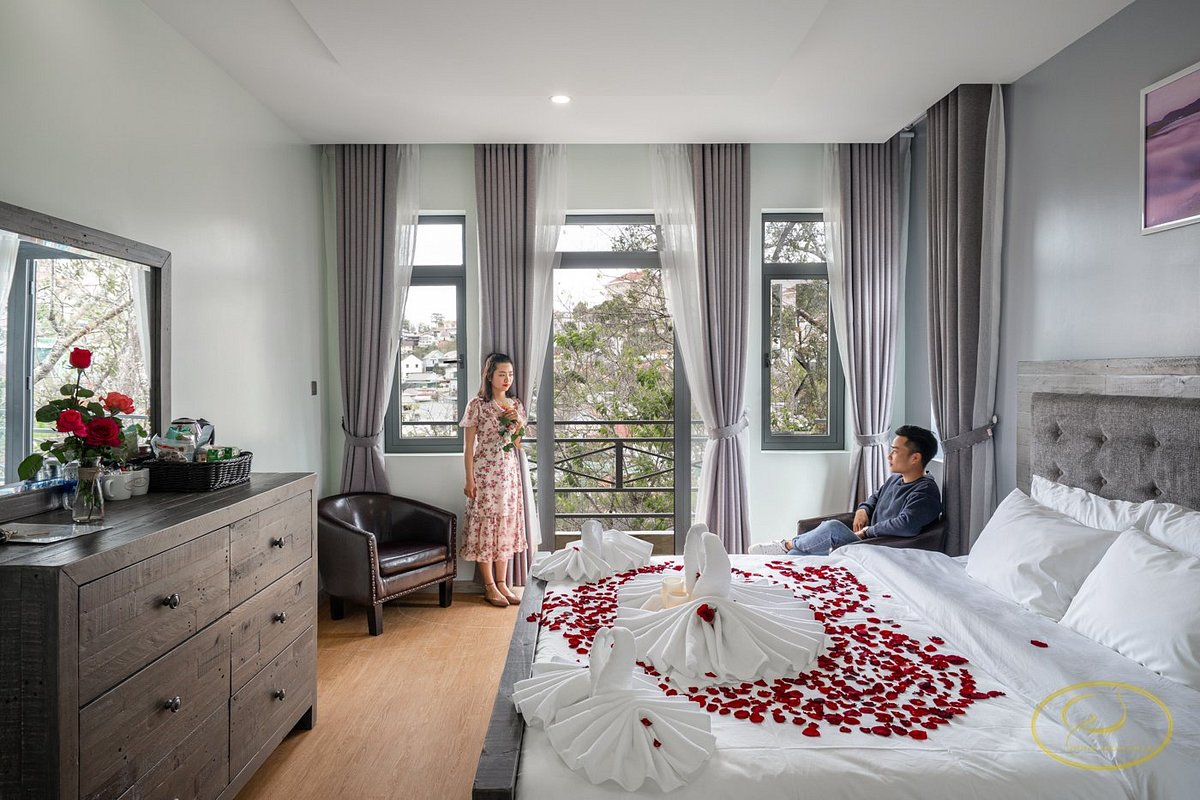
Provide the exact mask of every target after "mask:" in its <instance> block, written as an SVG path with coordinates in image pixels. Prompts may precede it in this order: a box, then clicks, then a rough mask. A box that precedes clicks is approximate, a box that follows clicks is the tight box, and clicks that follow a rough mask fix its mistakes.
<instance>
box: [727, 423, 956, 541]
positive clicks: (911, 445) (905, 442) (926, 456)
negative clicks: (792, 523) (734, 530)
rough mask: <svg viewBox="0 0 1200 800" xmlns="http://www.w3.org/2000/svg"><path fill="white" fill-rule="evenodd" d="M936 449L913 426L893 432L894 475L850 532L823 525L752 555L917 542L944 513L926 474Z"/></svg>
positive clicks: (830, 521) (835, 524) (934, 441)
mask: <svg viewBox="0 0 1200 800" xmlns="http://www.w3.org/2000/svg"><path fill="white" fill-rule="evenodd" d="M937 449H938V445H937V439H936V438H935V437H934V435H933V434H932V433H931V432H930V431H927V430H925V429H924V428H919V427H917V426H916V425H903V426H901V427H899V428H897V429H896V438H895V439H894V440H893V441H892V447H891V449H890V450H889V451H888V468H889V469H890V470H891V471H892V473H894V474H893V475H892V477H890V478H888V479H887V481H885V482H884V484H883V486H881V487H879V491H877V492H876V493H875V494H873V495H871V496H870V497H869V498H867V501H866V502H865V503H862V504H861V505H859V507H858V508H857V509H856V510H855V512H854V520H853V523H852V527H849V528H847V527H846V526H845V525H844V524H842V523H841V522H839V521H838V520H835V519H827V520H825V521H824V522H822V523H821V524H820V525H818V526H817V527H816V528H814V529H812V530H811V531H808V532H807V533H802V534H800V535H798V536H796V537H794V538H792V539H784V540H782V541H781V542H779V544H774V543H772V544H767V545H756V546H754V547H751V549H750V552H752V553H753V552H758V553H763V554H768V555H779V554H782V553H786V554H787V555H789V556H824V555H828V554H829V553H830V552H831V551H832V550H833V549H834V548H835V547H840V546H841V545H843V544H848V543H850V542H857V541H861V540H863V539H870V538H874V537H876V536H916V535H917V534H918V533H920V531H921V529H922V528H924V527H925V526H926V525H928V524H929V523H931V522H933V521H934V520H935V519H937V518H938V517H939V516H941V513H942V496H941V492H939V491H938V485H937V481H935V480H934V479H933V478H932V477H930V476H929V475H927V474H926V473H925V467H926V465H928V464H929V462H930V460H932V459H933V457H934V456H935V455H937Z"/></svg>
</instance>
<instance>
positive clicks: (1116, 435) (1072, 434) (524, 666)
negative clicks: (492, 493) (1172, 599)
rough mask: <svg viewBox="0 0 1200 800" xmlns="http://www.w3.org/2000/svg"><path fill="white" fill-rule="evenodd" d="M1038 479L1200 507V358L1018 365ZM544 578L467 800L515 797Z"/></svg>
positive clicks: (503, 682) (1020, 429)
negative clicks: (516, 695) (522, 708)
mask: <svg viewBox="0 0 1200 800" xmlns="http://www.w3.org/2000/svg"><path fill="white" fill-rule="evenodd" d="M1033 475H1042V476H1044V477H1046V478H1049V479H1051V480H1055V481H1058V482H1059V483H1064V484H1067V485H1069V486H1077V487H1080V488H1083V489H1086V490H1088V491H1090V492H1093V493H1095V494H1099V495H1101V496H1103V497H1108V498H1112V499H1118V500H1131V501H1135V502H1136V501H1142V500H1161V501H1164V502H1172V503H1178V504H1180V505H1184V506H1188V507H1189V508H1200V479H1198V478H1197V476H1200V357H1189V358H1117V359H1098V360H1086V361H1022V362H1020V363H1019V364H1018V367H1017V476H1016V477H1017V486H1019V487H1020V488H1021V489H1023V490H1024V491H1026V492H1028V491H1029V487H1030V482H1031V480H1032V476H1033ZM545 591H546V584H545V582H543V581H539V580H533V579H531V581H530V583H529V585H528V586H526V587H525V594H524V598H523V599H522V601H521V609H520V611H519V612H518V617H517V623H516V627H515V628H514V629H513V637H512V644H511V646H510V647H509V650H508V660H507V661H506V662H505V664H504V674H503V675H502V677H501V679H500V688H499V690H498V691H497V692H496V702H495V706H494V707H493V710H492V720H491V724H490V725H489V726H488V731H487V736H486V738H485V739H484V744H483V752H482V753H481V754H480V757H479V766H478V767H477V769H476V772H475V786H474V790H473V793H472V797H473V798H476V800H483V799H484V798H486V799H487V800H500V799H501V798H503V800H512V798H515V797H516V788H517V769H518V766H519V764H520V758H521V741H522V738H523V737H524V734H525V723H524V721H523V720H522V719H521V717H520V715H519V714H517V711H516V708H515V707H514V706H513V703H512V688H513V684H514V683H515V682H517V681H519V680H522V679H523V678H527V677H529V674H530V670H531V668H532V664H533V654H534V649H535V648H536V646H537V635H538V623H537V621H536V620H535V621H533V622H529V621H527V620H528V617H529V616H530V615H531V614H533V613H535V612H537V611H539V610H540V609H541V606H542V597H543V595H544V594H545Z"/></svg>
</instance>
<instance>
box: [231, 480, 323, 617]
mask: <svg viewBox="0 0 1200 800" xmlns="http://www.w3.org/2000/svg"><path fill="white" fill-rule="evenodd" d="M311 556H312V500H311V498H310V497H309V495H308V494H302V495H298V496H296V497H293V498H291V499H290V500H285V501H284V502H282V503H280V504H279V505H277V506H272V507H271V508H268V509H266V510H265V511H261V512H259V513H257V514H255V515H253V516H251V517H247V518H246V519H243V520H239V521H238V522H235V523H233V525H232V526H230V531H229V596H230V604H231V605H232V606H236V605H237V604H238V603H241V602H243V601H245V600H247V599H249V597H250V596H251V595H253V594H255V593H257V592H258V591H260V590H262V589H264V588H266V587H267V586H269V585H271V584H272V583H274V582H275V581H276V580H277V579H278V578H280V577H282V576H283V575H286V574H287V573H288V572H291V571H292V570H293V569H295V568H296V567H297V566H299V565H300V564H301V562H303V561H305V560H307V559H308V558H310V557H311Z"/></svg>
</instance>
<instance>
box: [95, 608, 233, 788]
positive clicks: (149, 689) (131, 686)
mask: <svg viewBox="0 0 1200 800" xmlns="http://www.w3.org/2000/svg"><path fill="white" fill-rule="evenodd" d="M228 697H229V628H228V626H227V625H225V624H221V623H218V624H216V625H211V626H209V627H208V628H206V629H205V630H203V631H201V632H200V633H198V634H196V635H195V636H193V637H192V638H191V639H189V640H188V641H187V642H185V643H183V644H182V645H180V646H179V647H177V648H175V649H174V650H172V651H171V652H170V653H168V654H167V655H165V656H163V657H162V658H160V659H159V660H158V661H155V662H154V663H153V664H151V665H150V666H148V667H146V668H145V669H143V670H142V671H141V672H139V673H138V674H136V675H134V676H133V677H132V678H130V679H129V680H127V681H125V682H124V683H122V684H121V685H119V686H117V687H116V688H115V689H113V690H112V691H109V692H106V693H105V694H103V695H101V696H100V697H99V698H98V699H97V700H96V701H95V702H93V703H91V704H90V705H88V706H86V707H85V708H83V709H82V710H81V711H80V712H79V794H80V797H83V798H87V800H101V798H116V797H119V796H120V795H121V794H122V793H123V792H124V791H126V790H127V789H128V788H129V787H131V786H133V785H134V784H136V783H137V782H138V780H139V779H141V778H142V777H143V776H145V775H147V774H149V773H150V771H151V769H152V768H154V767H155V765H157V764H158V763H159V762H160V761H161V760H162V759H163V758H165V757H166V756H167V755H168V754H169V753H171V752H173V751H174V750H175V748H176V746H177V745H179V743H180V742H182V741H183V740H184V739H185V738H187V737H188V736H189V735H190V734H191V733H192V732H193V731H195V730H196V729H197V728H198V727H200V725H201V723H203V722H204V721H205V720H206V719H208V717H209V716H210V715H211V714H212V713H213V712H214V711H216V710H217V709H218V708H219V707H220V706H222V705H224V704H225V702H226V698H228Z"/></svg>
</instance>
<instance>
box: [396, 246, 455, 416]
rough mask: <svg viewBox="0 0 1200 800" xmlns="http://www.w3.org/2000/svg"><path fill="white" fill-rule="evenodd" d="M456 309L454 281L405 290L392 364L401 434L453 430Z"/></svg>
mask: <svg viewBox="0 0 1200 800" xmlns="http://www.w3.org/2000/svg"><path fill="white" fill-rule="evenodd" d="M432 227H452V226H447V225H439V226H432ZM457 309H458V287H457V286H454V285H442V286H410V287H409V289H408V299H407V301H406V303H405V306H404V326H403V329H402V333H401V337H400V358H399V359H398V363H397V371H398V373H399V374H398V376H397V377H398V379H399V381H400V408H401V410H400V435H401V437H402V438H406V439H407V438H430V437H440V436H451V437H453V436H456V435H457V433H458V430H457V426H458V416H459V415H458V363H457V361H458V322H457V320H456V319H455V317H456V315H457V313H458V311H457ZM414 423H419V424H414ZM429 423H440V424H438V425H431V424H429Z"/></svg>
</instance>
